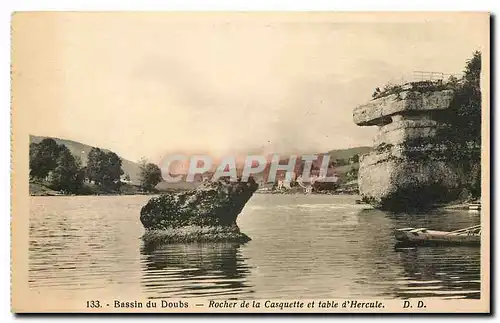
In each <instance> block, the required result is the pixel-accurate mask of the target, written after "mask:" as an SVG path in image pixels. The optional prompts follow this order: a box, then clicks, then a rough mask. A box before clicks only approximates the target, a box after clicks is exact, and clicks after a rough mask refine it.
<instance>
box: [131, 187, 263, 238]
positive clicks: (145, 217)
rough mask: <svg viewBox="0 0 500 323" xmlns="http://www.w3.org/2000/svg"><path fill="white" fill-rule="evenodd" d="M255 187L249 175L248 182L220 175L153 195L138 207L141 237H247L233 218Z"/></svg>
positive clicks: (236, 215) (241, 208)
mask: <svg viewBox="0 0 500 323" xmlns="http://www.w3.org/2000/svg"><path fill="white" fill-rule="evenodd" d="M257 188H258V184H257V183H256V182H255V181H254V179H253V178H251V177H250V178H249V180H248V182H241V181H238V182H230V181H229V180H227V179H221V180H219V181H217V182H211V181H207V182H204V183H202V184H201V185H200V186H198V187H197V188H196V189H194V190H191V191H185V192H169V193H166V194H163V195H161V196H158V197H154V198H152V199H151V200H149V202H148V203H147V204H146V205H145V206H144V207H143V208H142V209H141V217H140V220H141V222H142V224H143V225H144V228H145V229H146V233H145V234H144V236H143V237H144V239H145V240H147V242H149V243H151V242H155V241H156V242H166V243H170V242H193V241H198V242H199V241H211V242H246V241H249V240H250V238H249V237H248V236H247V235H245V234H244V233H242V232H240V229H239V227H238V226H237V225H236V218H237V217H238V214H239V213H240V212H241V211H242V210H243V207H244V206H245V204H246V203H247V202H248V200H249V199H250V197H252V195H253V193H254V192H255V191H256V190H257Z"/></svg>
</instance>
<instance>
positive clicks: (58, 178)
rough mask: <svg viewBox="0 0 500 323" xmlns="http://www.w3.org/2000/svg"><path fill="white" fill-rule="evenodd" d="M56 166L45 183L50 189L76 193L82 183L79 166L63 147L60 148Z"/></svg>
mask: <svg viewBox="0 0 500 323" xmlns="http://www.w3.org/2000/svg"><path fill="white" fill-rule="evenodd" d="M56 163H57V166H56V167H55V169H54V170H51V171H50V172H49V174H48V178H47V182H48V185H49V187H50V188H52V189H55V190H58V191H59V190H60V191H64V192H67V193H76V192H77V191H78V190H79V189H80V188H81V187H82V183H83V176H82V173H81V172H80V165H79V164H78V162H77V160H76V159H75V157H74V156H73V155H72V154H71V152H70V151H69V149H68V148H67V147H66V146H65V145H61V146H60V152H59V156H58V157H57V161H56Z"/></svg>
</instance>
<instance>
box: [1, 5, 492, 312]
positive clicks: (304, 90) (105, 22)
mask: <svg viewBox="0 0 500 323" xmlns="http://www.w3.org/2000/svg"><path fill="white" fill-rule="evenodd" d="M489 63H490V15H489V14H488V13H486V12H460V13H458V12H455V13H452V12H441V13H437V12H418V13H417V12H415V13H409V12H407V13H390V12H387V13H368V12H366V13H334V12H321V13H320V12H317V13H312V12H311V13H291V12H288V13H284V12H283V13H263V12H260V13H257V12H254V13H250V12H248V13H242V12H240V13H236V12H234V13H231V12H220V13H216V12H212V13H202V12H198V13H181V12H178V13H167V12H18V13H14V14H13V16H12V229H11V230H12V265H11V266H12V305H11V306H12V311H13V312H16V313H26V312H56V313H58V312H61V313H63V312H86V313H102V312H114V313H128V312H140V313H176V312H182V313H194V312H197V313H200V312H205V313H299V312H307V313H447V312H459V313H489V312H490V233H491V232H490V191H489V187H490V165H489V146H490V138H489V134H490V131H489V111H490V106H489V103H490V101H489V88H490V86H489V84H490V75H489V70H490V69H489Z"/></svg>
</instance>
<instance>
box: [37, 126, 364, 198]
mask: <svg viewBox="0 0 500 323" xmlns="http://www.w3.org/2000/svg"><path fill="white" fill-rule="evenodd" d="M45 138H52V139H54V140H55V141H56V142H57V143H58V144H64V145H65V146H66V147H68V149H69V150H70V151H71V153H72V154H73V155H75V156H79V157H80V159H81V161H82V164H83V166H84V165H86V164H87V155H88V153H89V152H90V150H91V149H92V146H90V145H86V144H83V143H81V142H77V141H73V140H67V139H60V138H53V137H42V136H33V135H30V143H31V142H36V143H38V142H40V141H42V140H43V139H45ZM99 148H101V149H103V150H106V151H109V150H108V149H104V148H102V147H99ZM371 149H372V148H371V147H364V146H362V147H353V148H347V149H335V150H330V151H329V152H327V154H329V155H330V156H332V157H331V158H332V159H345V160H348V159H349V158H351V157H352V156H354V155H356V154H359V155H362V154H366V153H368V152H369V151H371ZM120 158H121V160H122V169H123V171H124V172H125V173H126V174H129V176H130V180H131V181H132V184H135V185H138V184H139V174H140V167H139V164H137V163H134V162H132V161H130V160H127V159H125V158H122V157H120ZM351 167H355V168H357V167H358V165H357V163H356V164H353V165H345V166H340V167H337V171H338V172H339V173H341V174H343V173H345V172H347V171H348V170H350V169H351ZM261 176H262V175H257V176H255V177H256V178H258V179H260V177H261ZM197 185H199V182H198V183H186V182H184V181H181V182H179V183H166V182H162V183H159V184H158V186H157V188H158V189H159V190H169V189H192V188H194V187H196V186H197Z"/></svg>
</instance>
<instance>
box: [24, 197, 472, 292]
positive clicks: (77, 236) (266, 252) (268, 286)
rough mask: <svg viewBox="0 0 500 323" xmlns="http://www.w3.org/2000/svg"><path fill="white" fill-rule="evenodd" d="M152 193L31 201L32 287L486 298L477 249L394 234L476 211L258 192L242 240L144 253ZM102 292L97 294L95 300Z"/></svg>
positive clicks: (462, 221)
mask: <svg viewBox="0 0 500 323" xmlns="http://www.w3.org/2000/svg"><path fill="white" fill-rule="evenodd" d="M149 198H150V197H148V196H109V197H106V196H76V197H75V196H73V197H31V206H30V207H31V217H30V252H29V287H30V289H31V290H32V291H34V292H35V293H36V294H38V295H40V296H41V297H49V296H50V297H58V298H59V299H67V300H68V299H72V298H81V297H85V295H96V294H97V293H99V295H101V296H103V297H105V296H111V297H114V298H118V297H121V298H129V299H130V298H132V299H134V298H137V297H139V295H142V296H144V297H147V298H183V297H189V298H191V297H206V298H224V299H236V298H242V299H248V298H258V299H263V298H276V299H278V298H279V299H296V298H304V299H306V298H323V299H332V298H339V299H340V298H342V299H345V298H350V297H352V298H355V297H356V298H357V297H360V296H361V297H362V298H364V299H367V298H374V297H380V298H394V297H402V298H411V297H438V298H479V296H480V292H479V290H480V283H479V282H480V254H479V248H477V247H422V248H414V249H401V250H395V249H394V243H395V241H394V238H393V236H392V230H393V229H394V228H400V227H408V226H415V227H424V226H425V227H429V228H433V229H444V230H453V229H459V228H463V227H467V226H471V225H475V224H479V213H470V212H467V211H446V212H440V213H433V214H425V215H422V214H420V215H391V214H389V213H383V212H381V211H377V210H366V209H363V206H360V205H355V204H354V200H355V198H356V197H354V196H323V195H309V196H304V195H263V194H255V195H254V196H253V197H252V199H251V200H250V201H249V203H248V204H247V205H246V206H245V208H244V210H243V212H242V213H241V214H240V216H239V217H238V225H239V226H240V228H241V230H242V231H243V232H245V233H246V234H247V235H249V236H250V237H251V238H252V241H250V242H248V243H246V244H243V245H238V244H227V243H226V244H221V243H205V244H176V245H165V246H162V247H158V248H156V249H151V250H149V249H145V248H144V246H143V243H142V240H141V239H140V237H141V235H142V233H143V232H144V231H143V227H142V225H141V223H140V221H139V211H140V209H141V207H142V206H143V205H144V204H145V203H146V202H147V200H148V199H149ZM94 298H95V297H94Z"/></svg>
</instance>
